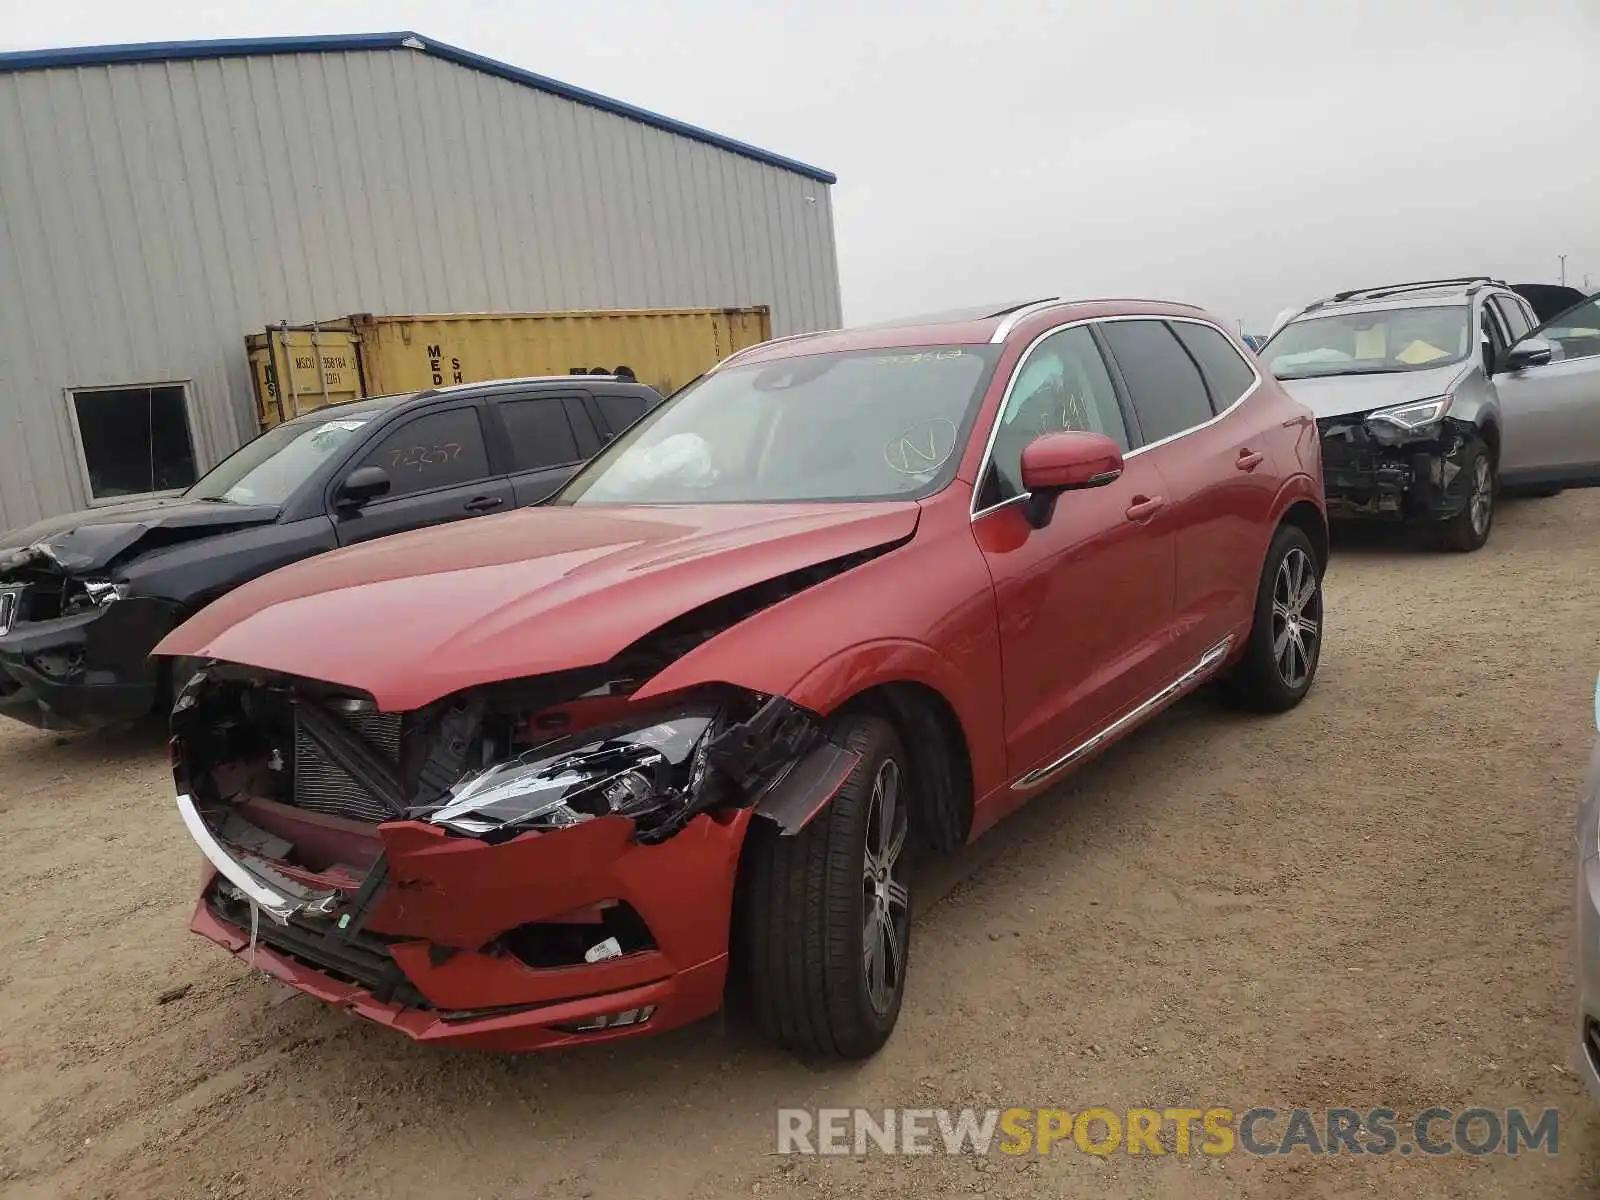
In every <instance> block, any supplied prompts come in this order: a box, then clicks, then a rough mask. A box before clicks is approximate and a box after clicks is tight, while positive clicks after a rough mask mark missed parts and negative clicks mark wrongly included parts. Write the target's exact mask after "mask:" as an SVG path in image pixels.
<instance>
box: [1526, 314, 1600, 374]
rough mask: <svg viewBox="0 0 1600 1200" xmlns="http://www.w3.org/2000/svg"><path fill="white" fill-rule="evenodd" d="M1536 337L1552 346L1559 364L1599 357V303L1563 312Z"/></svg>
mask: <svg viewBox="0 0 1600 1200" xmlns="http://www.w3.org/2000/svg"><path fill="white" fill-rule="evenodd" d="M1539 336H1541V337H1543V338H1544V339H1545V340H1547V341H1548V342H1549V343H1550V344H1551V345H1552V346H1554V347H1555V351H1556V353H1555V358H1556V361H1558V362H1560V361H1562V360H1563V359H1568V358H1595V357H1597V356H1600V300H1590V301H1589V302H1588V303H1587V304H1580V305H1579V306H1578V307H1577V308H1574V309H1572V310H1571V311H1570V312H1565V313H1562V314H1561V315H1560V316H1558V317H1556V318H1555V320H1553V321H1551V322H1550V323H1549V324H1548V325H1546V326H1545V327H1544V328H1543V329H1541V330H1539Z"/></svg>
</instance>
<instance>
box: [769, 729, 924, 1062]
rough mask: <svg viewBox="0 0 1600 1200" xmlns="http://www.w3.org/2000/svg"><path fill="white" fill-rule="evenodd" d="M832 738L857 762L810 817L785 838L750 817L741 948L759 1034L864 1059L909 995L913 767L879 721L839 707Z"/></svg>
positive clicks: (809, 1050) (816, 1053) (813, 1052)
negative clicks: (843, 715)
mask: <svg viewBox="0 0 1600 1200" xmlns="http://www.w3.org/2000/svg"><path fill="white" fill-rule="evenodd" d="M833 737H834V738H835V740H837V741H838V742H839V743H840V744H841V745H845V746H848V747H849V748H850V749H851V750H854V751H855V752H856V753H857V754H859V755H861V763H860V765H859V766H857V767H856V769H855V771H854V772H853V773H852V774H851V776H850V778H849V779H848V780H846V782H845V785H844V787H842V788H841V789H840V790H839V792H838V794H837V795H835V796H834V798H833V800H832V801H830V802H829V804H828V805H827V807H826V808H824V809H823V810H822V811H821V812H820V813H818V814H817V816H816V817H815V818H814V819H813V820H812V822H811V824H809V825H807V826H806V827H805V828H804V829H802V830H801V831H800V832H799V833H797V834H794V835H793V836H790V837H782V836H779V834H778V831H777V829H776V827H775V826H773V825H772V823H771V822H769V821H765V820H761V819H757V820H755V821H753V822H752V823H751V825H750V831H749V834H748V835H747V836H748V841H747V843H746V853H745V862H744V871H745V872H746V878H745V879H744V880H742V881H741V883H742V885H743V888H742V893H743V910H744V911H743V912H742V913H741V914H740V916H741V925H742V937H741V941H742V943H743V945H742V947H741V948H742V950H743V951H744V954H743V957H744V959H745V963H746V972H747V977H748V978H747V984H748V997H749V1003H750V1007H751V1011H752V1015H753V1017H754V1019H755V1023H756V1026H757V1028H759V1029H760V1030H761V1032H762V1033H763V1034H764V1035H766V1036H767V1037H769V1038H771V1039H772V1040H774V1041H776V1042H778V1043H780V1044H781V1045H783V1046H786V1047H788V1048H789V1049H791V1050H794V1051H796V1052H798V1053H800V1054H803V1055H807V1056H811V1057H817V1058H841V1059H861V1058H867V1057H868V1056H870V1055H872V1054H874V1053H876V1052H877V1051H878V1050H879V1049H880V1048H881V1047H882V1046H883V1044H884V1042H886V1041H887V1040H888V1038H889V1034H890V1033H891V1032H892V1031H893V1029H894V1026H895V1021H896V1019H897V1018H898V1017H899V1015H900V1002H901V999H902V998H903V996H904V994H905V970H906V962H907V951H908V949H909V946H910V940H911V890H910V886H909V879H908V876H907V873H906V867H907V865H908V863H907V860H908V857H909V856H908V855H907V853H906V844H907V842H908V841H909V833H910V820H909V817H910V796H909V794H908V792H907V785H908V783H909V781H910V779H911V774H910V770H909V760H908V759H907V757H906V754H905V750H904V749H903V748H902V746H901V745H900V739H899V738H898V737H897V736H896V734H895V731H894V727H893V726H892V725H890V724H889V723H888V722H887V721H884V720H882V719H880V718H878V717H867V716H852V717H846V718H842V719H841V720H839V721H838V722H837V723H836V724H835V726H834V729H833Z"/></svg>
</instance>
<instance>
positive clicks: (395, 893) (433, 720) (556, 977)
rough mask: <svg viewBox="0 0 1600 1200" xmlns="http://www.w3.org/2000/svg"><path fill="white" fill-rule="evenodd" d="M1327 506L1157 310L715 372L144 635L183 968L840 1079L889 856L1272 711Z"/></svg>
mask: <svg viewBox="0 0 1600 1200" xmlns="http://www.w3.org/2000/svg"><path fill="white" fill-rule="evenodd" d="M493 402H494V401H493V400H492V399H491V400H489V401H486V403H493ZM423 449H425V450H426V449H430V448H428V447H424V448H423ZM415 457H416V458H417V459H418V460H419V461H423V462H427V461H431V460H433V459H436V458H440V457H441V456H440V455H431V454H426V453H424V454H419V455H417V456H415ZM443 457H446V458H447V457H448V455H447V454H446V455H444V456H443ZM1321 476H1322V472H1321V460H1320V457H1319V443H1318V439H1317V429H1316V424H1315V422H1314V421H1313V419H1312V417H1311V414H1310V412H1309V411H1308V410H1307V409H1305V408H1304V407H1302V406H1301V405H1300V404H1298V403H1296V402H1295V401H1294V400H1292V399H1291V398H1290V397H1289V396H1288V395H1287V394H1286V393H1285V392H1284V391H1283V390H1282V389H1281V388H1280V387H1279V386H1278V385H1277V383H1275V382H1274V381H1273V379H1272V378H1271V377H1270V376H1269V375H1267V374H1265V373H1263V372H1262V371H1260V370H1259V369H1258V368H1257V367H1256V365H1255V361H1254V359H1253V358H1252V356H1251V355H1250V354H1249V353H1248V352H1247V351H1245V350H1243V349H1242V348H1241V345H1240V343H1239V342H1238V341H1237V340H1236V339H1235V338H1234V337H1233V336H1232V335H1230V334H1229V333H1228V332H1226V330H1225V329H1224V328H1223V327H1222V326H1221V325H1220V324H1219V323H1217V322H1216V321H1214V320H1212V319H1211V318H1209V317H1208V316H1206V315H1205V314H1204V313H1203V312H1200V311H1198V310H1196V309H1193V308H1189V307H1185V306H1182V305H1177V304H1165V303H1157V302H1146V301H1123V300H1117V301H1110V300H1108V301H1092V302H1063V301H1058V300H1048V301H1039V302H1034V303H1030V304H1026V305H1020V306H1015V307H1012V308H1009V309H1005V310H1000V311H996V310H994V309H982V310H975V311H970V312H960V313H948V314H942V315H939V316H935V317H929V318H925V319H922V320H917V321H905V322H900V323H896V324H892V325H882V326H877V327H873V328H863V329H853V330H845V331H835V332H828V333H820V334H812V335H806V336H800V337H793V338H786V339H779V340H777V341H773V342H768V343H766V344H764V345H761V346H758V347H754V348H751V349H749V350H746V351H743V352H741V353H739V354H736V355H734V356H733V357H732V358H730V359H727V360H725V361H724V362H723V363H721V364H720V365H719V366H718V367H717V368H716V369H714V370H713V371H711V372H709V373H708V374H706V375H705V376H703V377H702V378H700V379H698V380H696V381H695V382H693V383H692V384H690V385H689V386H688V387H686V388H684V389H683V390H681V391H680V392H678V393H677V394H676V395H675V396H673V397H672V398H671V399H670V400H669V401H668V402H666V403H665V404H664V405H662V406H661V407H659V408H658V409H656V410H654V411H653V412H651V413H650V414H648V415H647V416H645V417H644V418H642V419H641V420H640V421H639V422H638V423H637V424H635V425H634V426H632V427H631V428H630V429H629V430H627V431H626V432H625V433H624V434H622V435H621V436H620V437H619V438H617V439H616V440H615V441H614V442H613V443H612V444H611V445H610V446H609V447H608V448H607V449H605V450H604V451H603V452H602V453H601V454H600V455H599V456H598V457H597V458H596V459H595V460H594V461H593V462H591V463H590V464H589V465H588V466H587V467H586V468H584V469H583V470H581V471H580V472H579V473H578V474H577V475H576V476H575V477H574V478H573V480H572V481H571V482H570V483H569V484H568V485H567V486H566V487H565V488H564V489H563V490H562V491H560V492H559V493H557V494H556V496H555V497H553V498H552V500H551V501H549V502H548V503H547V504H545V505H543V506H541V507H537V508H533V509H527V510H523V511H519V512H514V513H507V514H505V515H503V516H496V517H488V518H483V519H480V520H477V521H473V522H470V523H469V524H466V525H454V526H450V527H448V528H439V529H434V530H420V531H416V532H411V533H404V534H399V535H396V536H393V537H389V538H384V539H380V540H376V541H372V542H369V543H366V544H363V545H360V546H356V547H353V548H351V549H347V550H340V551H335V552H333V553H331V554H327V555H324V556H320V557H318V558H315V559H312V560H310V561H307V562H304V563H300V564H297V565H294V566H290V567H287V568H285V569H283V570H280V571H277V572H275V573H273V574H270V575H267V576H264V577H262V578H260V579H258V580H256V581H254V582H252V583H250V584H247V585H246V586H244V587H242V588H239V589H238V590H237V591H235V592H233V593H231V594H229V595H227V596H225V597H223V598H222V599H220V600H218V601H216V602H215V603H214V604H212V605H211V606H210V607H208V608H206V609H204V610H202V611H201V612H200V613H198V614H197V615H195V616H194V617H193V618H191V619H190V620H189V621H188V622H187V623H186V624H185V625H183V626H182V627H180V628H179V629H177V630H176V631H174V632H173V633H172V634H171V635H169V636H168V638H167V639H166V640H165V641H164V642H163V643H162V645H161V646H160V647H159V648H158V651H157V653H158V654H163V655H168V656H177V657H184V658H191V659H195V660H198V661H199V664H200V665H199V668H198V670H196V671H195V673H194V674H193V675H192V676H191V677H190V679H189V681H188V684H187V686H185V687H184V688H183V689H182V691H181V693H180V695H179V697H178V699H177V703H176V706H175V708H174V711H173V717H172V733H173V736H172V753H173V763H174V769H175V773H176V777H177V788H178V807H179V810H180V813H181V815H182V818H183V821H184V823H185V825H186V826H187V828H188V831H189V833H190V834H191V835H192V836H193V838H194V839H195V841H196V842H197V843H198V844H199V846H200V848H201V850H202V851H203V852H204V855H205V858H206V860H207V863H206V878H205V882H204V885H203V888H202V892H201V896H200V898H199V902H198V906H197V907H196V909H195V912H194V917H193V922H192V927H193V929H194V930H195V931H196V932H198V933H200V934H202V935H204V936H205V937H207V938H210V939H211V940H212V941H214V942H217V943H219V944H220V945H222V946H223V947H225V948H227V949H228V950H230V951H232V952H233V953H234V954H236V955H238V956H240V957H242V958H246V959H248V960H249V961H251V962H253V963H254V964H255V965H256V966H257V967H259V968H261V969H263V970H265V971H267V972H269V973H271V974H272V975H274V976H276V977H277V978H279V979H281V980H283V981H285V982H287V983H289V984H291V985H293V986H295V987H297V988H300V989H302V990H304V991H306V992H309V993H311V994H313V995H316V996H319V997H321V998H323V999H325V1000H327V1001H328V1002H330V1003H333V1004H338V1005H341V1006H344V1007H347V1008H349V1009H352V1010H354V1011H355V1012H357V1013H360V1014H362V1015H364V1016H366V1017H369V1018H371V1019H373V1020H375V1021H378V1022H381V1023H383V1024H385V1025H389V1026H392V1027H394V1028H396V1029H398V1030H400V1031H402V1032H404V1033H406V1034H408V1035H410V1036H411V1037H413V1038H417V1039H421V1040H426V1041H431V1042H436V1043H442V1044H450V1045H459V1046H470V1047H480V1048H487V1049H499V1050H522V1049H534V1048H542V1047H549V1046H556V1045H564V1044H571V1043H575V1042H582V1041H598V1040H604V1039H609V1038H615V1037H621V1036H631V1035H635V1034H640V1033H648V1032H651V1031H654V1030H660V1029H666V1028H670V1027H672V1026H676V1025H681V1024H683V1023H685V1022H688V1021H691V1020H694V1019H696V1018H699V1017H703V1016H705V1015H707V1014H709V1013H711V1012H712V1011H714V1010H715V1009H717V1008H718V1007H719V1006H720V1005H721V1004H722V1003H723V1001H724V996H725V992H726V990H727V989H728V987H729V985H730V984H732V983H735V982H736V983H738V984H739V985H740V987H741V990H742V991H743V992H744V994H745V995H746V997H747V1001H748V1004H749V1007H750V1010H751V1012H752V1013H753V1015H754V1019H755V1020H756V1022H757V1024H758V1025H759V1026H760V1027H761V1028H762V1029H763V1030H764V1031H766V1032H767V1033H769V1034H770V1035H771V1036H772V1037H774V1038H776V1039H777V1040H779V1041H780V1042H782V1043H784V1044H786V1045H788V1046H790V1047H792V1048H794V1049H796V1050H797V1051H799V1052H802V1053H808V1054H815V1055H824V1056H839V1057H863V1056H866V1055H869V1054H871V1053H873V1052H874V1051H875V1050H877V1049H878V1048H879V1047H880V1046H881V1045H882V1044H883V1042H884V1041H885V1039H886V1038H887V1037H888V1036H889V1033H890V1031H891V1030H892V1028H893V1026H894V1024H895V1020H896V1017H897V1015H898V1012H899V1008H900V1004H901V999H902V996H903V995H904V988H905V983H906V977H907V962H908V951H909V942H910V929H911V923H910V922H911V910H912V902H913V897H912V877H911V875H910V873H909V872H908V870H907V865H908V860H909V859H910V858H911V856H912V855H913V853H915V852H919V851H924V850H934V851H938V850H950V849H954V848H956V847H958V846H960V845H962V844H963V843H965V842H968V841H970V840H971V839H973V838H975V837H977V836H978V835H979V834H980V833H982V832H983V831H984V830H985V829H986V828H988V827H989V826H991V825H992V824H994V822H996V821H997V820H999V819H1000V818H1001V817H1002V816H1004V815H1005V814H1006V813H1008V812H1009V811H1011V810H1012V809H1014V808H1016V807H1017V806H1018V805H1020V804H1022V803H1023V802H1024V801H1026V800H1027V799H1028V798H1029V797H1030V796H1033V795H1035V794H1036V793H1038V792H1039V791H1040V790H1041V789H1043V788H1046V787H1048V786H1049V785H1050V784H1051V783H1053V782H1054V781H1056V780H1058V779H1060V778H1061V777H1062V775H1063V773H1064V772H1066V771H1068V770H1070V769H1071V768H1072V767H1074V766H1075V765H1077V764H1078V763H1080V762H1082V761H1084V760H1085V759H1087V758H1088V757H1090V756H1091V755H1093V754H1094V753H1095V752H1096V751H1098V750H1100V749H1102V748H1103V747H1105V746H1106V745H1108V744H1110V743H1111V742H1112V741H1114V740H1115V739H1117V738H1119V737H1121V736H1122V735H1124V734H1126V733H1128V732H1129V731H1130V730H1132V729H1133V728H1134V727H1135V726H1137V725H1138V724H1139V723H1140V722H1142V721H1144V720H1145V719H1147V718H1149V717H1150V716H1152V715H1153V714H1154V713H1156V712H1158V711H1160V710H1161V709H1162V708H1163V707H1165V706H1166V705H1168V704H1170V703H1171V702H1172V701H1174V700H1175V699H1177V698H1178V697H1179V696H1181V695H1183V694H1184V693H1185V692H1187V691H1189V690H1190V689H1192V688H1195V687H1197V686H1199V685H1201V684H1203V683H1205V682H1207V681H1209V680H1213V679H1214V680H1217V681H1219V682H1220V683H1222V684H1223V685H1224V686H1226V687H1227V688H1228V689H1229V690H1230V691H1232V692H1233V693H1234V694H1235V695H1236V696H1238V697H1239V698H1240V699H1241V700H1242V701H1244V702H1246V703H1248V704H1250V705H1252V706H1254V707H1257V708H1259V709H1263V710H1268V711H1274V710H1283V709H1287V708H1289V707H1290V706H1292V705H1294V704H1296V703H1298V702H1299V701H1300V700H1301V698H1302V697H1303V696H1304V695H1305V694H1306V691H1307V689H1308V688H1309V687H1310V686H1311V682H1312V679H1313V677H1314V675H1315V673H1316V669H1317V661H1318V651H1319V649H1320V645H1321V633H1322V589H1321V579H1322V572H1323V567H1324V563H1325V560H1326V557H1327V548H1328V542H1327V526H1326V523H1325V517H1324V512H1323V508H1322V496H1323V489H1322V477H1321ZM369 490H370V489H369Z"/></svg>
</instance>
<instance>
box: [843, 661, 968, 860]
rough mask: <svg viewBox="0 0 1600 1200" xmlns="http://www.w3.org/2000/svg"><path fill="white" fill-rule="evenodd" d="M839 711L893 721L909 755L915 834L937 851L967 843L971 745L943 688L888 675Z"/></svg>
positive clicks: (854, 697)
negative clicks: (887, 677)
mask: <svg viewBox="0 0 1600 1200" xmlns="http://www.w3.org/2000/svg"><path fill="white" fill-rule="evenodd" d="M837 712H838V713H840V714H853V713H865V714H870V715H873V716H876V717H881V718H882V719H883V720H886V721H888V722H889V724H891V725H892V726H894V729H895V733H896V734H898V735H899V738H900V744H901V746H902V747H903V748H904V749H905V751H906V754H907V755H908V756H909V757H910V759H911V762H910V764H909V765H910V767H911V773H912V780H913V784H914V786H913V789H912V796H913V807H912V813H913V820H914V823H915V828H916V831H917V833H918V836H919V837H920V838H921V839H922V841H923V842H924V843H925V844H926V845H928V846H929V847H930V848H931V849H934V850H938V851H941V852H946V851H950V850H954V849H957V848H958V847H960V846H963V845H965V844H966V842H967V839H968V838H969V837H970V836H971V833H972V816H973V798H974V791H973V775H972V751H971V747H970V745H969V743H968V737H967V732H966V730H965V728H963V726H962V724H961V718H960V716H959V715H957V713H956V710H955V707H954V705H952V704H951V703H950V701H949V700H948V699H947V698H946V697H945V696H944V694H943V693H942V692H940V691H939V690H938V689H937V688H935V687H933V686H931V685H929V684H927V683H923V682H919V681H916V680H909V679H896V680H886V681H884V682H881V683H875V684H873V685H872V686H870V687H868V688H865V689H863V690H862V691H860V692H857V693H856V694H855V695H853V696H851V697H850V698H849V699H848V700H846V701H845V702H844V703H843V704H842V705H840V707H839V709H838V710H837Z"/></svg>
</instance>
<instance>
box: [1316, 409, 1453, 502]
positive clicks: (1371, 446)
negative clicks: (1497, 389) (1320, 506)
mask: <svg viewBox="0 0 1600 1200" xmlns="http://www.w3.org/2000/svg"><path fill="white" fill-rule="evenodd" d="M1367 417H1368V414H1365V413H1354V414H1351V415H1349V416H1340V417H1324V418H1322V419H1320V420H1319V421H1318V422H1317V430H1318V433H1319V434H1320V436H1321V439H1322V476H1323V489H1324V492H1325V495H1326V499H1327V506H1328V516H1329V517H1331V518H1334V519H1345V520H1379V521H1447V520H1449V519H1450V518H1452V517H1454V516H1456V515H1458V514H1459V513H1460V512H1461V511H1462V510H1463V509H1464V508H1466V507H1467V505H1468V503H1469V502H1470V500H1471V481H1470V480H1469V479H1468V478H1467V477H1466V476H1465V475H1464V474H1463V468H1464V467H1465V465H1466V463H1465V458H1466V454H1467V450H1468V448H1469V446H1470V445H1471V444H1472V442H1473V439H1474V436H1475V431H1474V429H1473V426H1472V425H1471V424H1470V423H1468V422H1465V421H1458V420H1455V419H1453V418H1449V417H1446V418H1444V419H1443V420H1442V421H1440V422H1439V423H1438V425H1436V426H1433V427H1431V428H1429V429H1428V430H1426V431H1425V432H1424V434H1423V436H1414V435H1402V434H1400V433H1398V432H1396V431H1393V430H1391V429H1388V428H1385V427H1384V426H1383V425H1381V424H1377V425H1375V424H1373V423H1371V422H1369V421H1368V419H1367Z"/></svg>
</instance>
